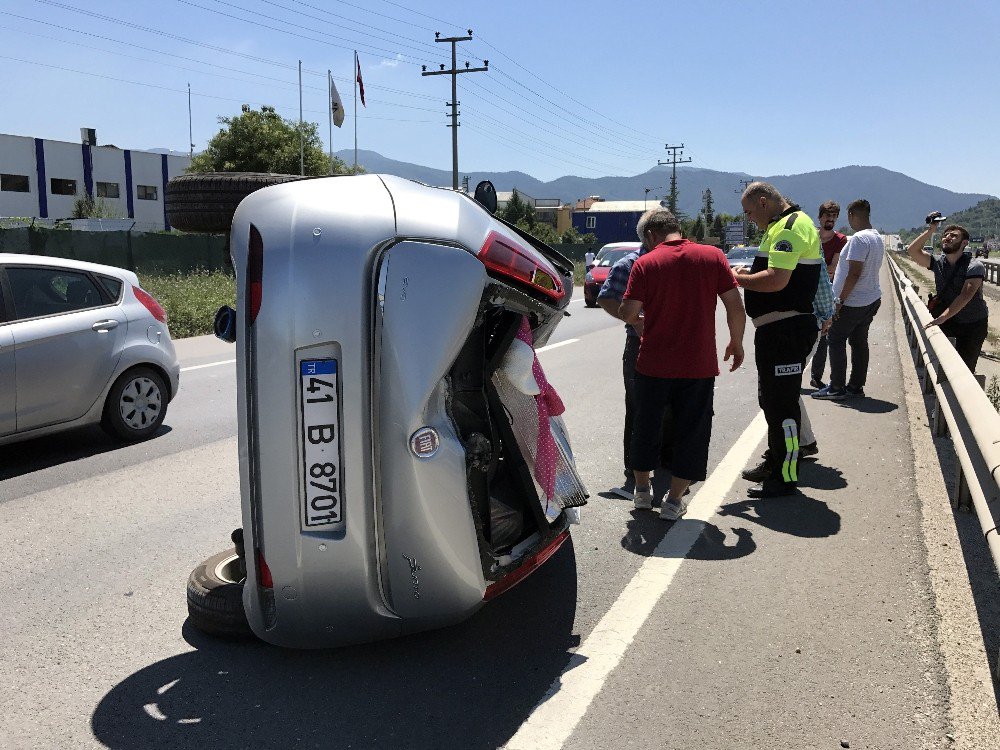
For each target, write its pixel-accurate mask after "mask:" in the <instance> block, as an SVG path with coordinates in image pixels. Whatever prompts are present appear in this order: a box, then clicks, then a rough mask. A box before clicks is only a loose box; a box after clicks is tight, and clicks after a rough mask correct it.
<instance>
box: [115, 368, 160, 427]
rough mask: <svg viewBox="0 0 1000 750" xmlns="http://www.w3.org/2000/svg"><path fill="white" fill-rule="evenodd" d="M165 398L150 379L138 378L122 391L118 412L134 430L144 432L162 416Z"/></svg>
mask: <svg viewBox="0 0 1000 750" xmlns="http://www.w3.org/2000/svg"><path fill="white" fill-rule="evenodd" d="M162 407H163V398H162V396H161V394H160V389H159V387H158V386H157V385H156V383H154V382H153V381H152V380H150V379H149V378H136V379H135V380H133V381H131V382H130V383H129V384H128V385H127V386H125V388H124V389H123V390H122V395H121V398H120V399H118V411H119V413H120V414H121V417H122V421H123V422H124V423H125V424H126V425H128V426H129V427H131V428H132V429H133V430H144V429H146V428H147V427H149V426H150V425H151V424H154V423H155V422H156V420H157V418H158V417H159V416H160V410H161V408H162Z"/></svg>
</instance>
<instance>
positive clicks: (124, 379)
mask: <svg viewBox="0 0 1000 750" xmlns="http://www.w3.org/2000/svg"><path fill="white" fill-rule="evenodd" d="M166 416H167V386H166V384H165V383H164V382H163V378H162V377H160V375H159V374H158V373H157V372H155V371H154V370H152V369H150V368H148V367H136V368H133V369H131V370H128V371H127V372H124V373H122V375H121V377H119V378H118V380H116V381H115V384H114V385H113V386H111V390H110V391H109V392H108V398H107V400H106V401H105V402H104V417H103V418H102V419H101V427H103V428H104V430H105V431H106V432H107V433H109V434H110V435H112V436H114V437H118V438H121V439H122V440H125V441H127V442H130V443H132V442H137V441H139V440H145V439H146V438H149V437H151V436H152V435H153V433H155V432H156V431H157V430H158V429H160V425H161V424H163V419H164V417H166Z"/></svg>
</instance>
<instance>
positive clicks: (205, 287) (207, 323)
mask: <svg viewBox="0 0 1000 750" xmlns="http://www.w3.org/2000/svg"><path fill="white" fill-rule="evenodd" d="M139 281H140V283H141V284H142V288H143V289H145V290H146V291H147V292H149V293H150V294H152V295H153V296H154V297H156V299H157V301H158V302H159V303H160V304H161V305H162V306H163V309H164V310H166V312H167V325H168V326H169V328H170V336H171V337H172V338H175V339H180V338H186V337H188V336H202V335H204V334H207V333H212V324H213V322H214V321H215V313H216V311H217V310H218V309H219V308H220V307H222V306H223V305H229V306H230V307H235V306H236V279H235V278H233V277H232V276H230V275H229V274H228V273H225V272H223V271H207V270H204V269H199V270H196V271H192V272H190V273H173V274H168V275H162V276H157V275H147V274H139Z"/></svg>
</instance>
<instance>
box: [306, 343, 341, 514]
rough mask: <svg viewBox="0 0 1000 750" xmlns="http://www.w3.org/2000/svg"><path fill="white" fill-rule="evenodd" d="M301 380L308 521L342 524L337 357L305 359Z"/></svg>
mask: <svg viewBox="0 0 1000 750" xmlns="http://www.w3.org/2000/svg"><path fill="white" fill-rule="evenodd" d="M299 381H300V382H299V394H300V395H299V406H300V409H301V412H302V485H303V487H304V488H305V492H304V495H303V497H304V505H305V508H304V509H305V525H306V526H307V527H315V526H329V525H331V524H340V523H342V521H343V519H344V506H343V476H341V473H340V419H339V416H340V413H339V410H338V407H337V360H335V359H312V360H304V361H303V362H301V363H300V366H299Z"/></svg>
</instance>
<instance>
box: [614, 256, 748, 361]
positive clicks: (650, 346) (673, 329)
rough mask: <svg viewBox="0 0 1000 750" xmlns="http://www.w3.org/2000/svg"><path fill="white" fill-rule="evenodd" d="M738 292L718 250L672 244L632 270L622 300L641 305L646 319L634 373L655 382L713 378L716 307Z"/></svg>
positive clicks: (640, 261) (640, 259)
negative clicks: (720, 300)
mask: <svg viewBox="0 0 1000 750" xmlns="http://www.w3.org/2000/svg"><path fill="white" fill-rule="evenodd" d="M735 288H736V279H734V278H733V272H732V270H731V269H730V268H729V263H728V262H727V261H726V256H725V255H723V254H722V251H721V250H719V248H717V247H711V246H709V245H697V244H695V243H694V242H690V241H689V240H673V241H670V242H664V243H663V244H661V245H657V246H656V247H654V248H653V249H652V251H650V252H648V253H646V254H645V255H643V256H641V257H640V258H639V259H638V260H637V261H636V262H635V265H634V266H632V273H631V275H630V276H629V278H628V288H627V289H626V290H625V296H624V297H623V299H626V300H629V299H634V300H641V301H642V312H643V317H644V322H643V328H642V339H641V341H640V343H639V359H638V361H637V362H636V366H635V369H636V372H639V373H642V374H643V375H648V376H650V377H654V378H714V377H715V376H717V375H718V374H719V355H718V353H717V352H716V349H715V305H716V300H717V299H718V297H719V295H721V294H725V293H726V292H728V291H729V290H730V289H735Z"/></svg>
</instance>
